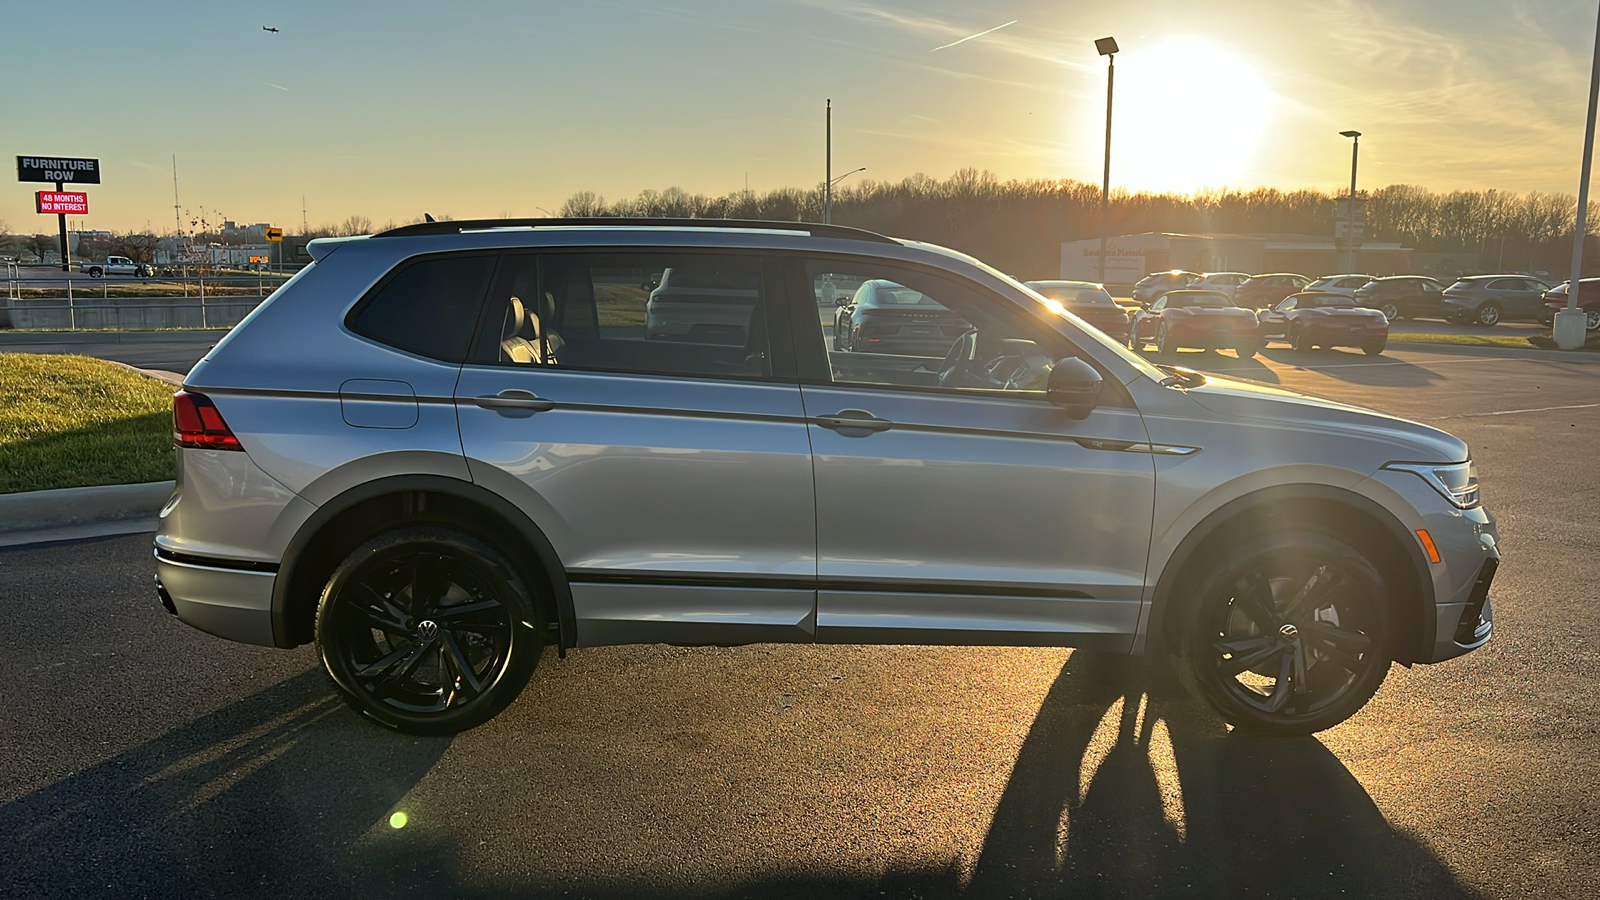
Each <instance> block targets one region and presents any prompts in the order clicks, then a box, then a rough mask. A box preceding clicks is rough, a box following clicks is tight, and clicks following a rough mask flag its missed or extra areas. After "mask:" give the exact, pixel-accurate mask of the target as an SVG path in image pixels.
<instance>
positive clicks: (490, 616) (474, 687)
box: [316, 526, 542, 734]
mask: <svg viewBox="0 0 1600 900" xmlns="http://www.w3.org/2000/svg"><path fill="white" fill-rule="evenodd" d="M541 633H542V632H541V628H540V625H539V619H538V617H537V615H536V612H535V607H534V604H533V602H532V600H531V599H530V598H529V596H528V592H527V589H526V588H525V587H524V586H523V583H522V580H521V579H520V578H519V577H518V576H517V574H516V570H515V568H514V567H513V566H512V565H511V564H510V563H509V562H508V561H507V560H506V559H505V557H504V556H502V555H501V554H500V553H499V552H498V551H497V550H495V549H494V548H492V547H490V546H489V545H488V544H485V543H483V542H482V541H479V540H478V539H477V538H474V537H472V536H470V535H466V534H463V533H461V532H457V531H454V530H453V529H448V528H442V527H423V526H414V527H408V528H399V529H396V530H393V531H389V532H385V533H383V534H380V535H378V536H377V537H375V538H373V539H372V540H370V541H368V542H367V543H365V544H363V545H362V546H361V547H359V548H357V549H356V550H355V552H353V553H351V554H350V556H349V557H347V558H346V559H345V560H344V562H343V563H341V564H340V565H339V567H338V568H337V569H336V570H335V571H334V574H333V577H332V578H331V579H330V580H329V582H328V585H327V587H326V589H325V590H324V591H323V595H322V600H321V602H320V604H319V605H318V607H317V628H316V640H317V647H318V650H319V651H320V653H321V656H322V661H323V665H324V666H325V667H326V669H327V671H328V674H329V675H330V676H331V677H332V678H333V681H334V683H335V684H336V685H337V686H338V688H339V690H340V693H341V694H342V695H343V696H344V698H345V700H346V701H347V702H349V703H350V704H351V705H352V706H353V707H355V708H356V709H357V710H359V711H360V712H361V713H362V714H363V715H366V716H367V717H369V718H371V719H374V720H375V721H377V722H379V723H381V724H383V725H387V726H388V727H390V728H395V729H398V730H400V731H405V732H409V733H412V734H453V733H455V732H458V731H463V730H466V729H468V728H472V727H474V726H476V725H480V724H482V723H484V722H486V721H488V720H489V719H490V718H492V717H493V716H494V715H496V714H497V713H499V712H500V711H501V710H502V709H504V708H505V707H506V706H508V705H509V704H510V703H511V701H513V700H515V699H516V697H517V694H518V693H520V692H521V690H522V687H523V685H525V684H526V683H527V681H528V678H529V676H531V675H532V674H533V668H534V666H535V665H536V664H537V662H538V658H539V653H540V650H541V649H542V648H541V644H540V635H541Z"/></svg>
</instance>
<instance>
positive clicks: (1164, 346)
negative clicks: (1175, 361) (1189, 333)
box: [1156, 322, 1178, 355]
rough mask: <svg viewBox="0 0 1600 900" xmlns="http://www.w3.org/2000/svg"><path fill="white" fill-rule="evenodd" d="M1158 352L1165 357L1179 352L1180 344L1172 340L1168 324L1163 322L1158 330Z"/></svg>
mask: <svg viewBox="0 0 1600 900" xmlns="http://www.w3.org/2000/svg"><path fill="white" fill-rule="evenodd" d="M1156 351H1157V352H1159V353H1161V354H1163V355H1170V354H1173V353H1177V352H1178V344H1177V342H1176V341H1174V340H1173V339H1172V335H1171V334H1169V333H1168V332H1167V323H1165V322H1162V323H1161V327H1160V328H1157V329H1156Z"/></svg>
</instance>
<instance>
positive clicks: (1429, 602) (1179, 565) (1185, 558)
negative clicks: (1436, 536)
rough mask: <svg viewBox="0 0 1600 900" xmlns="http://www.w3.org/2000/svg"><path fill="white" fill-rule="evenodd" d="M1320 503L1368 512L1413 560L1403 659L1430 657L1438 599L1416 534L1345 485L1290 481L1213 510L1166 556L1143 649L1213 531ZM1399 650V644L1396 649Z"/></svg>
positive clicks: (1160, 633)
mask: <svg viewBox="0 0 1600 900" xmlns="http://www.w3.org/2000/svg"><path fill="white" fill-rule="evenodd" d="M1308 500H1309V501H1323V502H1332V503H1339V504H1343V505H1345V506H1348V507H1350V508H1352V509H1353V510H1355V511H1356V512H1359V513H1363V514H1365V515H1367V516H1370V517H1371V518H1373V519H1374V520H1375V521H1377V522H1379V523H1381V524H1382V525H1383V526H1384V528H1385V529H1386V530H1387V531H1388V532H1389V534H1390V536H1391V537H1392V538H1394V540H1395V541H1396V542H1397V543H1398V546H1399V547H1400V548H1401V552H1402V554H1403V555H1404V557H1405V558H1406V559H1407V560H1408V561H1409V562H1410V563H1411V567H1412V570H1413V574H1414V575H1415V576H1416V578H1417V584H1418V586H1419V588H1420V591H1419V596H1417V597H1415V598H1412V601H1411V602H1412V603H1414V604H1416V605H1417V609H1416V612H1417V613H1418V619H1419V629H1418V633H1417V643H1416V645H1415V646H1414V647H1412V648H1411V649H1410V652H1409V653H1406V654H1405V655H1404V659H1403V661H1404V662H1406V663H1409V662H1410V661H1412V660H1415V659H1426V658H1428V657H1429V656H1430V655H1431V653H1432V650H1433V644H1434V640H1435V638H1436V634H1435V632H1436V630H1437V623H1436V622H1435V621H1434V620H1435V619H1436V618H1437V617H1436V616H1435V615H1434V614H1433V611H1434V608H1435V605H1436V601H1435V596H1434V591H1433V577H1432V575H1431V574H1430V572H1429V570H1428V561H1427V559H1426V558H1425V557H1424V556H1423V555H1422V547H1421V546H1420V545H1419V544H1418V542H1417V540H1416V537H1415V535H1413V534H1412V533H1411V531H1410V530H1409V529H1407V528H1406V527H1405V525H1403V524H1401V522H1400V521H1399V520H1398V519H1396V518H1395V517H1394V514H1393V513H1391V512H1389V511H1388V510H1387V509H1384V508H1383V506H1382V505H1380V504H1378V503H1377V502H1375V501H1373V500H1371V499H1369V498H1367V497H1364V496H1362V495H1360V494H1358V493H1355V492H1354V491H1350V490H1346V489H1344V488H1339V487H1333V486H1331V485H1321V484H1289V485H1275V486H1273V487H1268V488H1262V489H1260V490H1257V491H1253V492H1251V493H1249V494H1245V495H1244V496H1242V497H1236V498H1234V499H1233V500H1230V501H1228V502H1227V503H1224V504H1223V505H1222V506H1220V507H1218V508H1217V509H1215V510H1213V511H1212V512H1211V513H1210V514H1209V515H1207V516H1206V517H1205V518H1204V519H1202V520H1201V521H1200V524H1198V525H1196V526H1195V527H1194V528H1193V529H1191V530H1190V532H1189V533H1188V534H1186V535H1184V538H1183V540H1182V541H1180V542H1179V544H1178V549H1176V550H1174V551H1173V553H1172V555H1171V556H1170V557H1168V559H1167V563H1166V565H1165V566H1164V567H1163V568H1162V570H1161V577H1160V578H1159V579H1158V580H1157V581H1156V589H1155V593H1154V594H1153V595H1152V596H1151V603H1150V618H1149V621H1148V622H1147V623H1146V627H1145V642H1146V651H1145V652H1146V653H1151V652H1153V651H1154V650H1155V648H1152V647H1151V646H1150V642H1151V641H1165V640H1166V637H1167V635H1166V628H1167V622H1166V621H1165V619H1166V612H1167V609H1168V607H1169V605H1170V604H1171V602H1172V594H1173V591H1174V590H1175V589H1176V587H1177V585H1176V581H1177V579H1178V575H1179V573H1181V572H1182V571H1183V570H1184V569H1185V567H1187V566H1188V564H1189V563H1190V562H1191V561H1192V559H1193V557H1194V554H1195V551H1197V550H1198V549H1199V548H1200V546H1201V544H1203V543H1205V540H1206V538H1208V537H1210V536H1211V535H1213V534H1215V533H1216V532H1217V531H1219V530H1220V529H1222V528H1224V527H1225V526H1227V525H1228V524H1230V523H1231V522H1233V521H1234V520H1236V519H1237V518H1238V517H1240V516H1241V515H1246V514H1248V513H1250V512H1252V511H1255V510H1259V509H1262V508H1263V507H1270V506H1276V505H1279V504H1285V503H1294V502H1303V501H1308ZM1397 649H1398V648H1397Z"/></svg>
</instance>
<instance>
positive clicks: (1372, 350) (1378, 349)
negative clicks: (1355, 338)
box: [1361, 341, 1389, 356]
mask: <svg viewBox="0 0 1600 900" xmlns="http://www.w3.org/2000/svg"><path fill="white" fill-rule="evenodd" d="M1388 345H1389V342H1388V341H1381V342H1378V343H1373V344H1362V345H1361V352H1362V353H1365V354H1366V355H1368V356H1377V355H1378V354H1380V353H1382V352H1383V350H1384V348H1385V347H1387V346H1388Z"/></svg>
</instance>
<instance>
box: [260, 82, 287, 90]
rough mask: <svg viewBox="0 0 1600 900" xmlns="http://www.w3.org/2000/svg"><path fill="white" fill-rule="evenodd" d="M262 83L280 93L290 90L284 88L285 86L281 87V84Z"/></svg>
mask: <svg viewBox="0 0 1600 900" xmlns="http://www.w3.org/2000/svg"><path fill="white" fill-rule="evenodd" d="M261 83H262V84H264V85H266V86H267V87H269V88H277V89H278V90H280V91H287V90H288V88H286V87H284V86H283V85H281V84H273V83H272V82H270V81H263V82H261Z"/></svg>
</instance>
